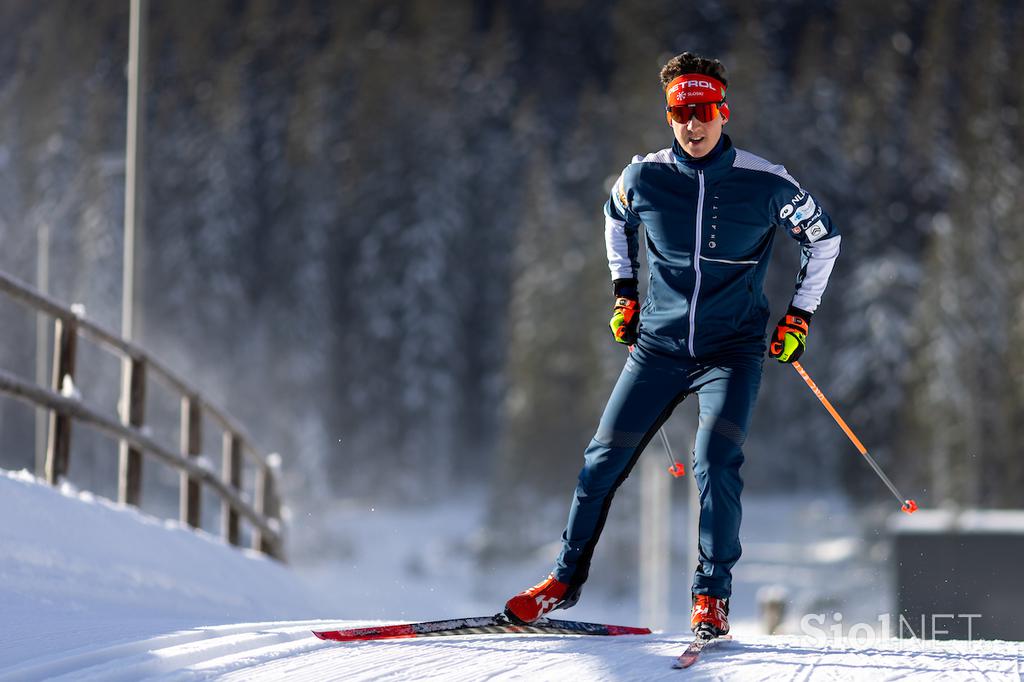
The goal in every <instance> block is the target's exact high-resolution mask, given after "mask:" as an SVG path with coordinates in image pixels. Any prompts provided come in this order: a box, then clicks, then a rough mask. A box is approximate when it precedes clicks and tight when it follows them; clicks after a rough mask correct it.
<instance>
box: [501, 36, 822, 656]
mask: <svg viewBox="0 0 1024 682" xmlns="http://www.w3.org/2000/svg"><path fill="white" fill-rule="evenodd" d="M661 84H662V87H663V89H664V92H665V96H666V99H667V106H666V117H667V119H668V124H669V125H670V126H671V127H672V132H673V135H674V138H675V139H674V141H673V143H672V146H671V147H670V148H667V149H662V150H661V151H658V152H654V153H652V154H648V155H646V156H636V157H634V158H633V162H632V163H630V164H629V165H628V166H626V168H625V170H623V171H622V174H621V175H620V176H619V178H618V180H617V181H616V182H615V185H614V186H613V188H612V191H611V196H610V198H609V200H608V202H607V203H606V204H605V208H604V212H605V241H606V246H607V252H608V264H609V268H610V270H611V276H612V281H613V294H614V299H615V303H614V308H613V317H612V319H611V322H610V325H611V329H612V332H613V335H614V337H615V340H616V341H618V342H619V343H622V344H628V345H629V346H630V352H629V357H628V358H627V360H626V364H625V367H624V368H623V370H622V373H621V375H620V376H619V379H618V382H617V383H616V385H615V388H614V389H613V391H612V394H611V397H610V398H609V400H608V404H607V406H606V407H605V411H604V414H603V415H602V417H601V421H600V424H599V426H598V428H597V433H596V434H595V435H594V437H593V439H592V440H591V441H590V444H589V446H588V447H587V449H586V450H585V452H584V464H583V469H582V471H581V472H580V475H579V482H578V485H577V487H576V491H575V495H574V497H573V500H572V505H571V507H570V510H569V520H568V524H567V526H566V529H565V532H564V533H563V534H562V550H561V553H560V554H559V556H558V559H557V560H556V562H555V567H554V571H553V572H552V573H551V575H550V576H548V578H547V579H546V580H544V581H543V582H541V583H540V584H538V585H535V586H534V587H532V588H530V589H528V590H525V591H523V592H521V593H519V594H517V595H515V596H514V597H512V598H511V599H509V600H508V602H507V603H506V605H505V615H506V616H507V617H508V618H509V619H510V620H512V621H513V622H516V623H529V622H532V621H535V620H537V619H538V618H540V617H541V616H543V615H544V614H546V613H548V612H550V611H552V610H554V609H560V608H561V609H565V608H569V607H570V606H572V605H574V604H575V603H576V602H577V601H578V600H579V597H580V590H581V588H582V587H583V584H584V583H585V582H586V580H587V576H588V574H589V572H590V562H591V558H592V557H593V554H594V548H595V546H596V545H597V541H598V538H599V537H600V534H601V530H602V529H603V527H604V524H605V520H606V518H607V516H608V510H609V507H610V506H611V502H612V497H613V496H614V494H615V491H616V489H617V488H618V487H619V485H621V484H622V482H623V481H624V480H625V479H626V477H627V476H628V475H629V472H630V470H631V469H632V468H633V465H634V464H635V463H636V461H637V458H638V457H639V456H640V453H641V452H642V451H643V449H644V447H645V446H646V445H647V443H648V441H650V439H651V438H652V437H653V435H654V434H655V433H657V431H658V429H659V428H661V426H662V424H664V422H665V420H667V419H668V417H669V416H670V415H671V414H672V411H673V410H674V409H675V407H676V405H678V404H679V403H680V402H681V401H682V400H683V399H684V398H685V397H686V396H688V395H690V394H693V393H696V394H697V401H698V407H699V425H698V430H697V436H696V442H695V444H694V451H693V472H694V475H695V476H696V479H697V485H698V488H699V490H700V519H699V528H700V532H699V563H698V565H697V567H696V571H695V574H694V579H693V585H692V611H691V617H690V625H691V628H692V629H693V630H694V632H696V633H697V634H698V635H700V636H703V637H714V636H720V635H723V634H725V633H727V632H728V631H729V621H728V613H729V597H730V594H731V592H732V568H733V566H734V565H735V564H736V561H737V560H738V559H739V558H740V551H741V549H740V541H739V529H740V515H741V507H740V492H741V491H742V489H743V480H742V479H741V478H740V465H741V464H742V463H743V451H742V445H743V442H744V440H745V439H746V436H747V427H748V424H749V420H750V414H751V411H752V409H753V407H754V402H755V400H756V397H757V392H758V388H759V386H760V383H761V372H762V368H763V362H764V351H765V330H766V324H767V321H768V318H769V310H768V300H767V298H766V297H765V295H764V293H763V291H762V288H763V284H764V279H765V273H766V271H767V267H768V261H769V256H770V254H771V249H772V244H773V242H774V238H775V231H776V228H780V229H783V230H785V231H786V232H787V233H789V236H790V237H792V238H793V239H795V240H796V241H797V242H798V243H799V244H800V247H801V268H800V272H799V274H798V275H797V278H796V291H795V294H794V296H793V298H792V300H791V303H790V305H789V308H788V310H787V311H786V314H785V315H783V316H782V318H781V319H780V320H779V321H778V324H777V325H776V327H775V331H774V333H773V334H772V343H771V344H770V347H769V355H770V356H771V357H773V358H775V359H777V360H778V361H779V362H783V363H788V362H792V361H794V360H796V359H798V358H799V357H800V355H801V354H802V353H803V351H804V348H805V343H806V337H807V333H808V327H809V324H810V321H811V316H812V314H813V313H814V311H815V310H816V309H817V307H818V303H819V302H820V300H821V296H822V293H823V292H824V291H825V287H826V284H827V283H828V278H829V275H830V273H831V271H832V266H833V264H834V263H835V259H836V257H837V255H838V254H839V243H840V239H841V238H840V236H839V230H838V229H837V228H836V227H835V226H834V225H833V224H832V221H831V219H830V218H829V216H828V215H827V214H826V213H825V212H824V211H823V210H822V208H821V206H820V205H819V204H818V202H817V201H816V200H815V199H814V198H813V197H812V196H811V195H810V194H809V193H808V192H807V191H806V190H805V189H803V188H802V187H801V186H800V185H799V184H798V183H797V181H796V180H794V179H793V178H792V177H791V176H790V175H789V174H788V173H787V172H786V169H785V168H784V167H783V166H780V165H776V164H773V163H771V162H769V161H766V160H765V159H762V158H760V157H758V156H755V155H754V154H751V153H750V152H747V151H744V150H742V149H737V148H735V147H733V145H732V142H731V140H730V139H729V136H728V135H725V134H723V132H722V129H723V127H724V126H725V124H726V122H727V121H728V120H729V107H728V104H727V103H726V96H725V93H726V86H727V85H728V81H727V80H726V70H725V67H724V66H723V65H722V64H721V62H719V61H718V60H711V59H706V58H703V57H701V56H698V55H696V54H693V53H689V52H684V53H683V54H681V55H678V56H676V57H674V58H673V59H671V60H669V62H668V63H667V64H665V66H664V67H663V68H662V70H661ZM641 223H642V224H643V225H644V227H645V234H646V247H647V261H648V267H649V270H650V278H649V281H648V287H647V296H646V299H645V300H644V303H643V306H640V304H639V294H638V285H637V272H638V261H637V254H638V228H639V226H640V224H641Z"/></svg>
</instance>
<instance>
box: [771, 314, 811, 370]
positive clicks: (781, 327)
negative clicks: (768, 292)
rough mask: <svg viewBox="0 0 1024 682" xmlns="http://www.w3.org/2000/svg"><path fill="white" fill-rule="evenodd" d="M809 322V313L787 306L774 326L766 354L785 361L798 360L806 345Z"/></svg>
mask: <svg viewBox="0 0 1024 682" xmlns="http://www.w3.org/2000/svg"><path fill="white" fill-rule="evenodd" d="M810 324H811V313H809V312H807V311H806V310H800V309H799V308H794V307H793V306H789V310H788V311H786V314H785V315H783V316H782V319H781V320H779V323H778V324H777V325H776V326H775V333H774V334H772V339H771V344H770V345H769V346H768V356H769V357H772V358H775V359H776V360H778V361H779V362H786V363H789V362H793V361H795V360H799V359H800V356H801V355H803V353H804V348H806V346H807V332H808V329H809V327H810Z"/></svg>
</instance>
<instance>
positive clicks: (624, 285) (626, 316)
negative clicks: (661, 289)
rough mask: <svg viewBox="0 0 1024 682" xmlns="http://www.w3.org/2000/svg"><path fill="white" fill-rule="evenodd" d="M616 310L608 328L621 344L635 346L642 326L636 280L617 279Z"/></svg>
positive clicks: (615, 288) (615, 289)
mask: <svg viewBox="0 0 1024 682" xmlns="http://www.w3.org/2000/svg"><path fill="white" fill-rule="evenodd" d="M614 293H615V308H614V310H613V314H612V319H611V321H610V322H609V323H608V326H609V327H611V328H612V336H614V337H615V340H616V341H618V342H619V343H624V344H626V345H630V346H631V345H633V344H634V343H636V339H637V329H638V328H639V325H640V303H639V301H638V299H639V296H638V295H637V281H636V280H635V279H617V280H615V282H614Z"/></svg>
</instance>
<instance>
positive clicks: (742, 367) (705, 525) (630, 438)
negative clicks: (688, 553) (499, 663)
mask: <svg viewBox="0 0 1024 682" xmlns="http://www.w3.org/2000/svg"><path fill="white" fill-rule="evenodd" d="M763 363H764V356H763V350H762V349H760V348H757V349H754V350H753V351H752V352H749V353H732V354H729V355H727V356H723V357H717V358H712V359H701V360H696V359H693V358H681V357H677V356H670V355H664V354H660V353H658V352H657V351H652V350H649V349H644V348H642V347H641V346H639V345H637V346H635V347H634V348H633V350H632V352H631V353H630V355H629V358H628V359H627V360H626V365H625V367H623V369H622V373H621V375H620V376H619V379H618V382H617V383H616V384H615V388H614V389H613V390H612V394H611V397H610V398H609V399H608V404H607V406H606V407H605V410H604V415H603V416H602V417H601V422H600V425H599V426H598V429H597V433H596V434H595V435H594V438H593V439H592V440H591V441H590V445H589V446H588V447H587V449H586V450H585V451H584V454H583V469H582V471H580V475H579V483H578V485H577V487H576V492H575V495H574V496H573V501H572V506H571V507H570V509H569V522H568V524H567V526H566V529H565V532H564V533H563V534H562V551H561V553H560V554H559V556H558V559H557V561H556V563H555V570H554V574H555V577H556V578H557V579H558V580H561V581H562V582H565V583H569V584H570V585H571V586H573V587H580V586H582V585H583V583H584V582H586V580H587V576H588V575H589V572H590V562H591V559H592V558H593V555H594V548H595V547H596V545H597V541H598V539H599V538H600V535H601V530H602V529H603V528H604V524H605V520H606V519H607V518H608V510H609V508H610V506H611V503H612V497H614V495H615V491H616V489H618V487H619V486H620V485H621V484H622V482H623V481H624V480H626V477H627V476H629V473H630V470H632V468H633V465H635V464H636V461H637V459H638V458H639V457H640V453H641V452H642V451H643V449H644V447H645V446H646V445H647V443H648V442H649V441H650V440H651V438H652V437H653V436H654V435H655V434H656V433H657V432H658V429H660V428H661V426H662V424H664V423H665V421H666V420H667V419H668V418H669V416H670V415H671V414H672V411H673V410H674V409H675V407H676V405H678V404H679V403H680V402H682V400H683V399H684V398H686V396H688V395H690V394H692V393H696V394H697V401H698V406H699V414H700V418H699V422H698V427H697V437H696V441H695V443H694V449H693V468H692V470H691V471H692V473H693V475H694V476H695V477H696V479H697V487H698V489H699V490H700V522H699V526H700V536H699V554H700V563H699V564H698V566H697V568H696V572H695V574H694V580H693V592H694V593H696V594H707V595H710V596H713V597H729V596H730V594H731V593H732V567H733V566H734V565H735V564H736V561H737V560H739V558H740V553H741V551H742V550H741V547H740V539H739V532H740V518H741V514H742V510H741V506H740V493H741V492H742V490H743V479H742V478H740V465H741V464H743V449H742V446H743V441H744V440H745V439H746V434H747V427H748V425H749V423H750V414H751V411H752V410H753V407H754V402H755V401H756V399H757V391H758V389H759V388H760V385H761V371H762V367H763ZM666 475H667V474H666Z"/></svg>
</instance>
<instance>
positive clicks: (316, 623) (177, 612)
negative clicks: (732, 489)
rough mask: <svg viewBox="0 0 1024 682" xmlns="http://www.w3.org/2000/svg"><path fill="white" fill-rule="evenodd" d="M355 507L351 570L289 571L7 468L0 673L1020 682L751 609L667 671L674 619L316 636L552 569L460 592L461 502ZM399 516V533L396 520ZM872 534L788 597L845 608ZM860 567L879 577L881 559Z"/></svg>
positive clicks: (778, 556) (1005, 649)
mask: <svg viewBox="0 0 1024 682" xmlns="http://www.w3.org/2000/svg"><path fill="white" fill-rule="evenodd" d="M463 502H465V501H463ZM766 504H767V503H766ZM812 504H813V503H812ZM463 508H466V507H463ZM798 508H799V510H800V514H798V516H800V517H801V518H810V519H811V521H814V519H813V518H811V517H808V516H807V514H808V513H809V512H808V511H807V508H806V507H805V506H804V504H803V503H801V505H799V507H798ZM827 508H828V509H832V507H831V506H829V507H827ZM763 509H766V510H770V505H768V506H766V507H764V508H763ZM823 509H825V508H824V507H823ZM774 513H776V514H777V516H776V518H775V521H776V523H778V522H779V520H780V519H783V520H784V519H785V518H786V517H785V516H784V505H781V503H780V506H779V508H777V509H775V510H774ZM823 513H824V512H823ZM352 514H357V515H360V516H364V515H366V514H369V515H378V514H379V515H378V516H377V518H378V519H379V521H378V522H377V523H376V524H375V523H371V522H365V523H360V524H345V526H344V527H346V528H349V533H348V536H347V540H345V539H344V538H340V537H339V538H338V540H337V541H338V543H339V544H344V543H343V542H342V541H343V540H345V541H346V542H348V545H346V547H347V549H344V551H343V552H342V554H344V555H346V556H348V557H349V566H348V568H345V567H344V566H342V565H339V564H337V563H335V562H332V563H331V565H333V566H334V567H335V568H334V569H333V570H332V569H330V568H329V567H328V564H327V563H324V564H323V565H322V566H319V567H317V566H313V567H310V568H307V569H305V570H303V571H296V570H295V569H292V568H289V567H285V566H281V565H279V564H277V563H275V562H272V561H268V560H266V559H264V558H262V557H259V556H257V555H253V554H251V553H244V552H239V551H237V550H234V549H230V548H228V547H225V546H223V545H222V544H221V543H220V542H219V541H218V540H217V539H215V538H212V537H210V536H208V535H205V534H202V533H194V532H192V531H190V530H186V529H183V528H181V527H179V526H178V525H177V524H176V523H172V522H165V521H159V520H155V519H153V518H151V517H147V516H145V515H143V514H140V513H138V512H135V511H132V510H125V509H122V508H119V507H117V505H114V504H112V503H109V502H106V501H103V500H99V499H96V498H93V497H92V496H90V495H87V494H80V493H76V492H75V491H73V490H71V489H67V488H65V489H62V490H54V489H51V488H49V487H47V486H45V485H41V484H40V483H38V482H36V481H35V480H34V479H33V478H32V477H31V476H28V475H26V474H0V518H2V519H3V524H2V526H0V680H37V679H62V680H140V679H161V680H192V679H225V680H271V679H273V680H278V679H288V680H335V679H337V680H342V679H343V680H349V679H351V680H371V679H372V680H378V679H392V680H399V679H446V680H478V679H531V680H565V679H595V680H601V679H607V680H653V679H678V678H682V677H685V678H687V679H729V680H806V679H841V680H846V679H863V680H884V679H893V680H895V679H927V680H931V679H953V680H961V679H998V680H1015V681H1016V680H1020V679H1021V670H1022V664H1021V663H1022V661H1024V645H1022V644H1021V643H1014V642H1009V643H1008V642H979V641H975V642H949V641H947V642H929V641H908V640H893V639H879V638H874V637H870V636H869V637H865V638H860V639H855V640H852V641H851V640H850V639H843V638H838V639H827V638H825V637H824V636H823V635H822V637H821V638H815V637H811V636H808V635H806V634H790V635H785V636H775V637H769V636H766V635H762V634H758V633H757V632H756V626H755V624H754V622H753V620H752V619H750V618H747V619H741V625H740V626H739V627H737V628H736V640H735V641H732V642H724V643H722V644H720V645H719V646H718V647H717V648H716V649H714V650H709V651H708V652H706V654H705V658H704V659H703V660H701V661H700V662H699V663H698V664H697V666H695V667H694V668H692V669H691V670H689V671H675V670H672V669H671V667H670V663H671V660H672V658H673V657H674V656H675V655H677V654H678V653H679V652H680V651H681V649H682V646H683V643H684V642H685V641H686V639H687V634H686V633H685V632H684V631H683V629H682V628H679V627H676V626H675V625H673V627H671V628H669V629H668V630H667V631H666V632H665V633H659V634H655V635H652V636H646V637H618V638H597V637H591V638H584V637H555V636H525V637H524V636H519V637H507V636H505V637H503V636H493V635H492V636H473V637H457V638H456V637H453V638H444V639H427V640H402V641H395V642H365V643H345V644H340V643H336V642H322V641H320V640H318V639H316V638H314V637H312V636H311V635H310V633H309V631H310V629H312V628H319V627H327V626H346V627H348V626H359V625H365V624H368V622H369V621H368V620H367V619H370V618H372V619H375V620H388V621H392V622H394V621H399V620H405V619H414V618H420V617H435V618H436V617H446V616H452V615H483V614H486V613H491V612H493V611H494V610H495V607H494V594H495V593H493V592H491V593H487V590H489V589H490V588H486V585H488V584H504V583H507V584H508V585H509V586H510V587H509V589H512V587H511V586H514V588H515V589H518V588H519V587H521V586H522V585H520V583H522V582H523V580H524V575H523V574H524V573H526V572H528V571H532V570H535V568H536V567H535V566H534V564H535V563H536V564H538V565H540V563H541V562H542V561H544V559H543V558H542V557H527V558H525V559H524V562H523V564H522V565H518V566H513V567H510V570H509V571H508V572H507V575H495V576H492V577H491V578H486V579H483V578H478V579H475V580H469V578H468V577H467V580H469V582H468V583H467V584H468V585H470V587H469V588H467V589H466V590H451V589H448V590H441V589H438V585H443V584H444V583H443V582H441V581H439V579H438V576H439V575H441V574H443V573H445V572H451V571H457V572H459V573H458V575H459V576H470V575H471V567H469V566H468V564H467V563H466V561H467V560H466V559H465V552H463V553H462V554H461V555H460V554H459V553H458V552H453V551H452V549H453V545H452V544H451V543H453V542H456V540H454V539H452V537H450V536H444V535H443V534H441V533H439V532H438V530H437V529H438V528H439V527H440V526H439V524H440V523H441V522H443V523H446V524H449V525H453V526H454V527H455V528H456V530H458V529H459V527H460V523H462V524H466V525H467V526H473V525H474V524H476V523H478V521H479V519H478V518H476V517H474V515H473V514H463V515H462V517H461V518H462V521H461V522H455V521H454V520H453V515H452V510H451V509H447V510H446V509H441V510H438V511H437V512H436V513H431V514H426V513H424V514H420V515H418V516H415V517H413V518H409V515H408V514H404V515H400V514H399V513H398V511H397V510H393V511H391V512H385V513H379V512H378V511H377V510H374V511H372V512H370V511H369V510H365V513H364V512H363V511H360V510H356V509H353V508H347V509H346V508H344V507H340V508H339V509H337V510H334V511H333V512H332V513H331V514H330V515H329V516H330V518H332V519H333V520H335V521H338V520H340V519H341V518H342V517H345V516H346V515H352ZM778 515H781V516H778ZM399 516H403V518H402V521H403V523H405V524H406V527H405V528H404V530H402V532H397V531H396V530H395V529H396V528H401V526H399V525H396V523H395V522H396V519H397V518H398V517H399ZM827 516H828V514H827V513H825V516H824V517H823V518H827ZM790 522H791V523H793V524H796V523H798V521H797V520H796V519H791V520H790ZM815 525H817V526H818V527H826V526H828V523H822V520H821V519H817V521H816V524H815ZM353 526H357V527H358V528H359V530H358V532H356V531H353V530H352V528H353ZM757 526H758V524H757V523H754V524H751V526H750V530H751V532H753V533H754V534H755V535H756V534H757V533H760V532H762V531H760V530H758V528H757ZM340 527H342V526H339V528H340ZM610 530H611V529H610ZM792 532H793V533H797V532H799V528H795V527H794V528H793V529H792ZM361 533H365V534H367V537H361V536H360V534H361ZM826 535H827V534H826ZM771 537H772V542H768V541H767V536H766V537H765V538H764V539H763V542H762V543H760V544H759V543H758V541H757V538H756V537H750V538H748V541H747V551H748V557H749V558H750V565H749V566H748V568H747V569H746V570H747V571H748V572H749V574H748V575H746V577H742V576H741V579H740V581H739V583H738V588H739V589H740V590H741V591H743V590H745V591H752V590H756V589H757V588H758V586H759V583H760V582H771V583H777V582H779V581H780V579H783V578H785V577H786V570H785V567H786V566H787V565H788V564H787V562H789V561H791V556H790V555H791V552H787V551H786V549H785V547H784V546H781V545H784V544H785V542H786V533H782V532H779V531H778V529H776V532H774V533H772V535H771ZM862 542H863V541H862V540H859V539H857V538H850V537H847V538H842V537H833V538H832V539H828V538H827V537H826V538H824V539H821V540H818V541H816V542H814V543H811V544H810V545H809V546H810V548H811V549H810V553H811V554H812V555H814V556H815V557H816V558H815V559H814V561H812V562H811V564H810V565H808V567H806V571H807V572H804V573H801V572H799V571H796V573H795V575H793V576H792V577H793V580H795V581H802V580H812V581H813V580H818V579H819V577H820V576H819V575H818V573H817V571H826V572H827V573H828V574H829V575H834V576H837V577H839V576H841V577H842V578H843V579H842V580H838V579H837V580H836V581H835V582H836V584H835V585H833V587H835V588H836V589H834V590H823V589H822V587H821V586H820V585H818V586H811V587H809V588H808V590H807V591H806V594H804V593H803V592H800V591H799V590H798V589H797V590H795V591H794V592H793V593H792V594H794V595H795V597H794V604H795V603H797V602H799V601H800V600H805V601H806V602H807V604H808V605H810V604H813V603H814V599H815V597H814V596H813V595H815V594H818V593H821V594H822V595H826V594H832V595H834V596H833V597H832V598H833V599H834V600H837V601H835V602H834V603H839V604H842V603H847V604H848V605H849V606H853V604H852V603H850V602H849V601H845V602H844V599H846V597H844V596H843V595H844V594H846V591H847V590H848V589H849V587H850V585H855V584H857V583H858V581H859V580H861V578H858V577H857V571H858V570H860V569H858V568H857V562H856V561H854V557H852V556H850V552H851V551H853V552H854V553H855V554H857V555H858V556H859V555H864V554H870V553H871V549H870V547H867V546H865V545H863V544H860V543H862ZM780 543H781V545H780ZM851 543H852V545H851ZM417 548H418V549H417ZM325 556H326V553H325ZM815 566H817V567H818V568H815ZM837 566H842V570H841V571H838V572H837V571H836V567H837ZM866 566H867V567H865V568H864V569H863V570H864V571H867V574H868V575H870V574H871V571H872V570H874V569H872V568H870V566H871V563H870V562H869V563H868V564H866ZM758 574H767V580H766V581H760V580H759V579H758V578H757V575H758ZM531 577H532V574H531ZM783 583H784V584H789V583H786V581H785V580H783ZM474 585H475V587H474ZM790 588H791V589H794V588H793V586H792V585H790ZM494 589H497V588H494ZM506 591H507V590H506ZM497 594H501V595H504V592H498V593H497ZM836 595H837V596H836ZM588 596H589V597H590V599H589V602H588V604H586V605H585V604H581V605H580V607H577V608H575V609H573V610H572V611H570V612H565V617H573V618H579V619H593V620H603V621H613V622H620V623H622V624H639V623H638V622H637V620H636V616H635V607H634V606H633V603H634V602H633V600H632V599H626V598H623V599H621V600H619V601H616V599H614V598H612V597H613V596H614V595H610V594H607V593H605V592H603V591H602V590H601V589H595V590H594V591H593V592H592V593H590V594H589V595H588ZM560 615H561V614H560ZM298 619H301V620H298ZM314 619H315V620H314ZM329 619H338V620H329Z"/></svg>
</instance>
